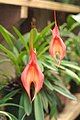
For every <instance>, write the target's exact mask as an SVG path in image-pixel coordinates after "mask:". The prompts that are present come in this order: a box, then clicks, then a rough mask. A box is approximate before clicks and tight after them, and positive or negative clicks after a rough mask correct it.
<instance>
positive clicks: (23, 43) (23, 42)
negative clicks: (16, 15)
mask: <svg viewBox="0 0 80 120" xmlns="http://www.w3.org/2000/svg"><path fill="white" fill-rule="evenodd" d="M13 29H14V31H15V33H16V34H17V35H18V37H19V40H20V42H21V43H22V45H24V47H25V48H26V50H27V52H28V51H29V49H28V45H27V44H26V41H25V40H24V36H23V35H22V34H21V33H20V31H19V30H18V29H17V28H16V27H13Z"/></svg>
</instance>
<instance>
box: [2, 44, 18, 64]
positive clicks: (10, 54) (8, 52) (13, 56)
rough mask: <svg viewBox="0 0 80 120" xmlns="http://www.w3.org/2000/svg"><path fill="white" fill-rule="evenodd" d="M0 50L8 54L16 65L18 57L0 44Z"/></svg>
mask: <svg viewBox="0 0 80 120" xmlns="http://www.w3.org/2000/svg"><path fill="white" fill-rule="evenodd" d="M0 49H1V50H2V51H3V52H4V53H6V54H7V56H8V57H9V58H10V59H11V61H13V62H14V63H16V57H15V55H14V54H13V53H12V52H11V51H10V50H8V49H7V48H5V47H4V46H3V45H1V44H0Z"/></svg>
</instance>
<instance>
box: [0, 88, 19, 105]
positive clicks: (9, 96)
mask: <svg viewBox="0 0 80 120" xmlns="http://www.w3.org/2000/svg"><path fill="white" fill-rule="evenodd" d="M18 92H19V89H17V90H13V91H12V92H10V93H8V94H7V95H6V96H4V97H3V98H2V99H0V104H3V103H6V102H7V101H8V100H10V99H11V97H13V96H14V95H15V94H17V93H18Z"/></svg>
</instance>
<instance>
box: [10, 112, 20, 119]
mask: <svg viewBox="0 0 80 120" xmlns="http://www.w3.org/2000/svg"><path fill="white" fill-rule="evenodd" d="M8 114H9V115H10V116H11V118H12V120H18V119H17V118H16V117H15V116H14V115H13V114H11V113H8Z"/></svg>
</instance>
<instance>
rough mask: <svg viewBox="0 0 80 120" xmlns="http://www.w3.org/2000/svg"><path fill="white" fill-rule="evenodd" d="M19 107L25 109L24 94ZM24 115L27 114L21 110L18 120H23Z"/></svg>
mask: <svg viewBox="0 0 80 120" xmlns="http://www.w3.org/2000/svg"><path fill="white" fill-rule="evenodd" d="M19 105H20V106H22V107H23V108H24V95H23V94H22V95H21V97H20V102H19ZM24 114H25V111H24V109H23V110H22V109H21V108H19V113H18V120H21V119H22V117H23V116H24Z"/></svg>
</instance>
